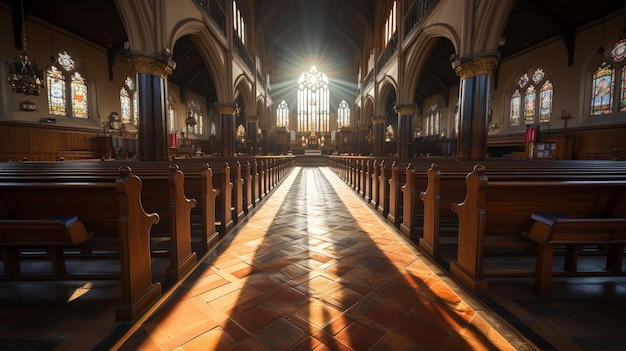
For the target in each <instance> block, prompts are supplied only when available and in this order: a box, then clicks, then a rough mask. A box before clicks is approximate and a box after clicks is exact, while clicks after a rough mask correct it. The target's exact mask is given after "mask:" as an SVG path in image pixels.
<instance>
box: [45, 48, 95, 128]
mask: <svg viewBox="0 0 626 351" xmlns="http://www.w3.org/2000/svg"><path fill="white" fill-rule="evenodd" d="M53 58H55V59H54V60H53V64H52V66H50V68H48V69H47V70H46V82H47V87H48V113H49V114H51V115H56V116H71V117H79V118H88V117H89V111H88V108H89V104H88V99H87V96H88V95H87V81H86V80H85V78H84V77H83V76H82V75H81V74H80V72H79V71H77V70H76V69H77V67H78V65H77V64H76V61H75V60H74V58H72V56H71V55H70V54H68V53H67V52H66V51H62V52H60V53H58V54H56V55H55V56H54V57H53ZM68 97H69V98H68Z"/></svg>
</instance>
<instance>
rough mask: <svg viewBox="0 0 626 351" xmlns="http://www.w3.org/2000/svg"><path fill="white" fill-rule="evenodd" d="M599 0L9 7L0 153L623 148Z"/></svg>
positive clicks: (239, 0) (555, 152) (615, 153)
mask: <svg viewBox="0 0 626 351" xmlns="http://www.w3.org/2000/svg"><path fill="white" fill-rule="evenodd" d="M605 3H606V4H604V5H603V6H599V5H598V6H595V5H593V4H590V5H585V6H586V7H585V8H584V9H583V8H578V9H570V8H564V7H563V6H562V2H561V1H548V2H547V3H546V4H545V5H542V6H534V5H533V4H535V1H531V0H518V1H514V0H507V1H495V0H493V1H468V2H464V3H463V5H459V4H458V3H457V2H454V1H445V0H440V1H424V0H395V1H393V0H370V1H355V0H346V1H340V2H336V3H334V4H333V3H332V2H328V1H323V5H324V6H318V7H312V6H311V5H304V4H299V5H295V2H294V3H293V4H285V3H275V2H272V1H246V0H219V1H199V0H181V1H179V2H170V1H162V0H141V1H139V2H133V4H132V5H131V4H128V3H126V2H122V1H113V0H99V1H96V2H94V3H91V4H84V5H80V6H82V7H78V5H76V4H75V2H72V1H55V2H52V1H39V2H33V1H23V2H18V1H12V0H3V1H0V19H2V20H1V21H0V23H2V25H1V30H2V32H3V33H11V34H12V35H6V36H3V38H4V39H3V40H1V41H0V47H2V48H3V50H2V52H3V53H4V54H3V59H4V61H6V62H7V67H8V69H7V70H5V71H2V72H0V78H2V79H1V81H2V83H1V84H0V94H1V99H0V124H2V125H3V128H1V130H2V132H0V134H1V135H0V160H2V161H9V160H16V159H21V158H22V157H26V158H29V159H55V157H57V156H56V155H58V151H60V150H64V151H77V155H79V153H78V151H81V152H82V154H80V155H83V156H84V157H94V158H101V157H116V158H123V157H136V158H138V159H140V160H165V159H169V158H170V157H173V156H177V155H187V156H190V155H194V156H195V155H215V154H220V155H224V156H232V155H235V154H246V155H264V154H286V153H293V154H296V155H297V154H302V153H304V152H305V151H306V150H309V149H315V150H319V152H320V153H322V154H355V155H388V154H391V155H397V156H399V157H409V156H415V157H426V156H447V157H454V158H457V159H466V160H482V159H485V158H487V157H511V158H553V159H585V158H594V157H597V158H611V157H619V152H620V150H622V149H624V148H626V144H625V143H626V138H624V133H625V129H624V128H625V126H626V107H624V106H626V98H625V97H626V88H625V85H624V84H625V83H624V81H626V80H625V79H624V77H626V73H625V72H626V70H624V68H623V66H624V62H626V61H624V60H623V59H624V56H625V55H624V52H626V42H624V40H620V38H623V35H622V32H623V23H624V6H623V2H621V1H605ZM20 4H21V6H20ZM298 6H300V7H301V8H299V7H298ZM459 6H461V9H459ZM556 10H558V11H556ZM298 11H300V12H307V13H308V16H296V13H299V12H298ZM96 12H97V13H98V14H99V16H90V15H88V14H89V13H96ZM338 13H339V14H341V16H343V17H341V18H336V17H335V14H338ZM281 14H286V16H282V17H280V18H281V19H280V21H279V20H278V19H279V17H278V16H280V15H281ZM96 17H97V18H96ZM165 17H166V18H167V20H164V19H163V18H165ZM309 17H310V18H309ZM87 18H89V20H86V19H87ZM94 18H96V19H94ZM284 18H290V20H289V21H284V20H283V19H284ZM279 22H281V23H279ZM282 22H290V24H289V23H282ZM314 22H315V23H317V24H315V25H320V26H323V28H324V30H320V28H316V27H313V26H314V24H313V23H314ZM145 23H152V25H151V28H150V29H149V30H146V28H145ZM319 23H321V24H319ZM559 23H560V24H561V25H560V27H558V28H556V27H557V26H556V24H559ZM309 29H311V30H310V31H309ZM27 41H28V47H27V46H26V42H27ZM320 43H321V44H320ZM599 48H600V49H599ZM31 63H32V64H36V65H37V66H38V70H39V76H38V77H35V78H36V79H39V80H40V81H39V82H36V83H33V84H32V86H31V87H30V88H26V87H24V86H21V84H22V85H23V84H24V83H23V82H24V81H23V79H32V78H33V77H28V73H24V71H20V65H22V66H24V67H26V66H29V65H30V64H31ZM22 76H26V77H22ZM13 78H15V79H13ZM17 78H20V79H17ZM528 130H532V131H539V133H538V134H537V135H538V136H539V138H538V139H536V140H534V141H529V140H527V138H526V135H527V131H528ZM16 131H20V133H16ZM23 133H26V134H28V135H30V134H33V135H43V136H45V137H43V138H38V139H40V140H45V142H34V141H33V138H30V137H28V138H24V137H23V135H24V134H23ZM68 135H74V136H76V135H80V137H68ZM35 139H37V138H35ZM77 157H81V156H77Z"/></svg>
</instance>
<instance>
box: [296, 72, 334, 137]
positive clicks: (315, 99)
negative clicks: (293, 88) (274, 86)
mask: <svg viewBox="0 0 626 351" xmlns="http://www.w3.org/2000/svg"><path fill="white" fill-rule="evenodd" d="M328 110H329V90H328V78H327V77H326V75H325V74H324V73H322V72H320V71H318V70H317V67H315V66H313V67H311V69H309V70H308V71H306V72H304V73H303V74H302V75H301V76H300V79H299V80H298V131H302V132H328V131H330V126H329V124H328V121H329V116H328Z"/></svg>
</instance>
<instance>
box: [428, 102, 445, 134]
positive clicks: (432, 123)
mask: <svg viewBox="0 0 626 351" xmlns="http://www.w3.org/2000/svg"><path fill="white" fill-rule="evenodd" d="M440 132H441V109H440V108H439V106H438V105H432V106H431V107H430V108H429V109H428V114H427V115H426V131H425V133H424V134H425V135H439V133H440Z"/></svg>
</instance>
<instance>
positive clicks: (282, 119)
mask: <svg viewBox="0 0 626 351" xmlns="http://www.w3.org/2000/svg"><path fill="white" fill-rule="evenodd" d="M276 126H277V127H281V128H283V127H284V128H287V129H289V106H288V105H287V102H286V101H285V100H283V101H281V102H280V104H278V108H277V109H276Z"/></svg>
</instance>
